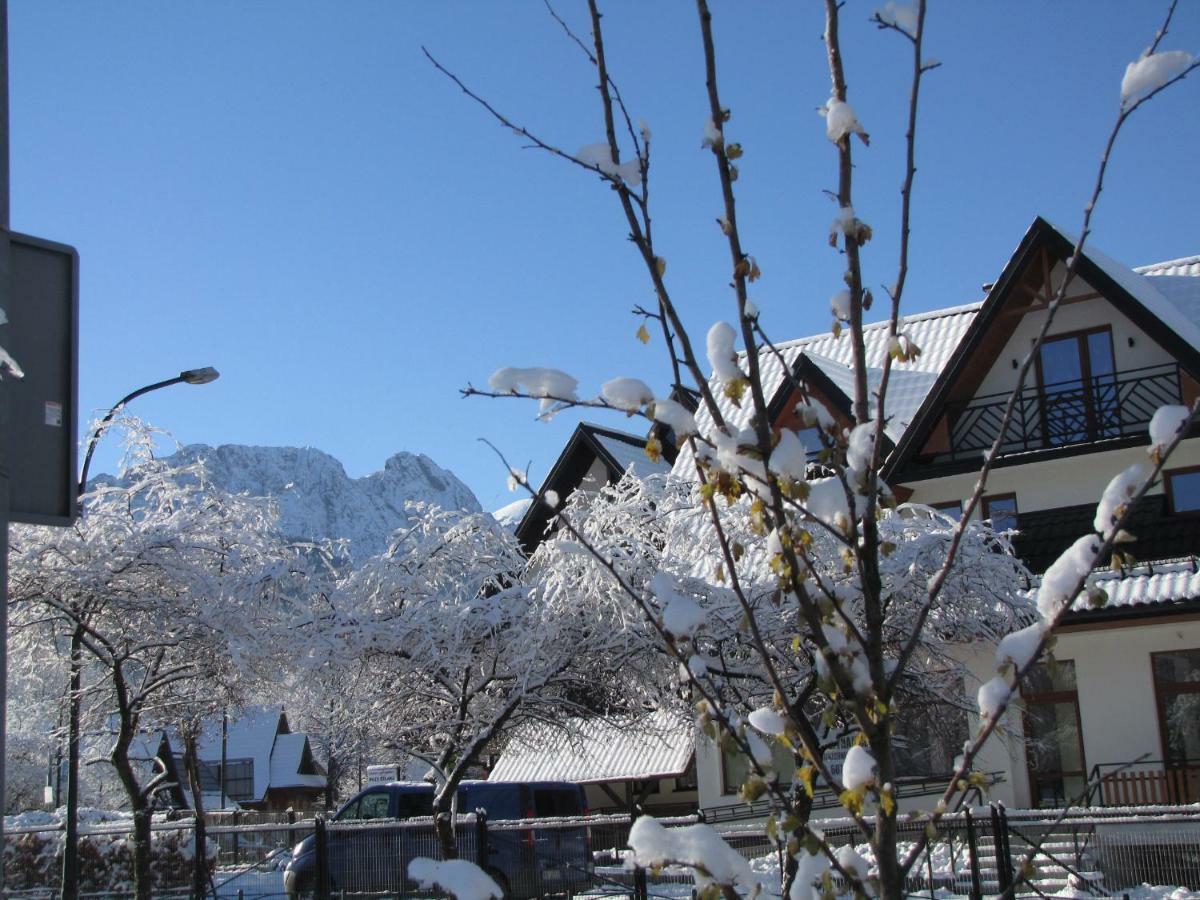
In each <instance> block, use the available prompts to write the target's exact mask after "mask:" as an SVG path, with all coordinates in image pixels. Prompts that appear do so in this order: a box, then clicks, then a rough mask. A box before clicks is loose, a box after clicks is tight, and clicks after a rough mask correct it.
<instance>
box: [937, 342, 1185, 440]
mask: <svg viewBox="0 0 1200 900" xmlns="http://www.w3.org/2000/svg"><path fill="white" fill-rule="evenodd" d="M1181 397H1182V391H1181V387H1180V369H1179V365H1178V363H1167V364H1165V365H1158V366H1147V367H1145V368H1142V369H1129V370H1127V371H1124V372H1115V373H1112V374H1107V375H1100V376H1097V377H1094V378H1089V379H1084V380H1081V379H1075V380H1072V381H1061V382H1057V383H1054V384H1047V385H1041V386H1038V387H1033V388H1026V389H1025V390H1023V391H1021V393H1020V394H1019V395H1018V397H1017V403H1016V406H1015V407H1014V408H1013V417H1012V421H1011V422H1009V425H1008V430H1007V432H1006V433H1005V437H1004V443H1003V444H1002V445H1001V447H1000V454H1001V455H1008V454H1013V453H1029V452H1032V451H1038V450H1049V449H1055V448H1059V447H1069V446H1074V445H1079V444H1090V443H1094V442H1096V441H1107V440H1115V439H1119V438H1131V437H1141V436H1143V435H1144V434H1145V432H1146V426H1147V425H1149V424H1150V418H1151V416H1153V415H1154V412H1155V410H1157V409H1158V408H1159V407H1160V406H1164V405H1166V404H1171V403H1179V402H1180V398H1181ZM1008 398H1009V394H1007V393H1001V394H989V395H987V396H984V397H976V398H975V399H974V400H972V401H971V402H970V403H969V404H967V406H966V407H965V408H964V409H962V411H961V412H959V413H958V414H957V415H955V414H953V413H952V414H951V416H950V421H951V423H952V424H951V428H950V452H949V453H946V454H942V455H940V456H939V457H938V460H939V461H943V462H949V461H956V460H963V459H967V458H969V457H977V456H979V455H980V454H982V453H983V452H984V451H985V450H988V449H990V448H991V446H992V444H993V443H994V442H995V440H996V435H997V434H999V432H1000V423H1001V421H1002V419H1003V418H1004V409H1005V406H1006V405H1007V404H1008Z"/></svg>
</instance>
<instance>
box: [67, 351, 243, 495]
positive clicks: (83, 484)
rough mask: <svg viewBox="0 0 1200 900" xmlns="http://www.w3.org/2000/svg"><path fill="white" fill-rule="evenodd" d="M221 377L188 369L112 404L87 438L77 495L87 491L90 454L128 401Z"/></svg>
mask: <svg viewBox="0 0 1200 900" xmlns="http://www.w3.org/2000/svg"><path fill="white" fill-rule="evenodd" d="M220 377H221V373H220V372H218V371H217V370H216V369H214V368H213V367H212V366H205V367H204V368H202V369H188V370H186V371H184V372H180V373H179V374H178V375H176V376H175V377H174V378H168V379H167V380H166V381H156V382H155V383H154V384H148V385H146V386H145V387H140V388H138V389H137V390H136V391H132V392H131V393H128V394H126V395H125V396H124V397H122V398H121V399H120V400H118V401H117V402H116V403H114V404H113V407H112V409H110V410H109V411H108V414H107V415H105V417H104V418H103V419H101V420H100V424H99V425H97V426H96V427H95V428H94V429H93V430H92V434H91V437H89V438H88V445H87V452H86V453H85V454H84V456H83V469H82V470H81V471H80V473H79V493H80V494H82V493H83V492H84V491H85V490H87V474H88V468H89V467H90V466H91V464H92V454H93V453H95V452H96V443H97V442H98V441H99V440H100V436H101V435H103V434H104V432H105V431H107V430H108V426H109V424H110V423H111V422H112V420H113V416H115V415H116V414H117V410H119V409H120V408H121V407H123V406H125V405H126V404H127V403H129V401H130V400H136V399H137V398H138V397H140V396H142V394H148V393H150V392H151V391H157V390H158V389H159V388H165V387H170V386H171V385H173V384H184V383H186V384H208V383H209V382H211V381H216V380H217V379H218V378H220Z"/></svg>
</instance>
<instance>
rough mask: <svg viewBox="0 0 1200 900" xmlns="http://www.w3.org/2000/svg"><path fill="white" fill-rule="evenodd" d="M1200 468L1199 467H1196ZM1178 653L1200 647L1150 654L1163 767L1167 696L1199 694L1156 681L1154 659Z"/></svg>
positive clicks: (1184, 685)
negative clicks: (1168, 687)
mask: <svg viewBox="0 0 1200 900" xmlns="http://www.w3.org/2000/svg"><path fill="white" fill-rule="evenodd" d="M1198 468H1200V467H1198ZM1179 653H1200V647H1179V648H1176V649H1172V650H1153V651H1151V653H1150V680H1151V681H1152V682H1153V683H1154V706H1155V708H1156V711H1157V712H1158V741H1159V748H1160V750H1161V751H1162V760H1163V766H1164V767H1166V766H1168V765H1170V764H1171V762H1172V760H1171V754H1170V753H1169V752H1168V750H1169V747H1170V744H1169V743H1168V741H1167V706H1166V700H1167V696H1168V695H1171V694H1200V681H1180V682H1171V687H1170V689H1169V690H1168V689H1166V686H1165V685H1164V684H1163V682H1161V681H1159V679H1158V667H1157V666H1155V664H1154V663H1155V657H1158V656H1173V655H1175V654H1179ZM1178 764H1180V765H1183V766H1187V765H1188V764H1189V760H1187V759H1184V760H1180V761H1179V763H1178Z"/></svg>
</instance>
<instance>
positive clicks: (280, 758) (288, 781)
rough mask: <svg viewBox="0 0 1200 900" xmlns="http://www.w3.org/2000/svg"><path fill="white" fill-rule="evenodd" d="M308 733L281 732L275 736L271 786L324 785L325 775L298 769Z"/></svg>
mask: <svg viewBox="0 0 1200 900" xmlns="http://www.w3.org/2000/svg"><path fill="white" fill-rule="evenodd" d="M307 744H308V735H305V734H281V735H277V736H276V738H275V749H274V751H273V752H272V753H271V787H273V788H287V787H312V788H323V787H325V777H324V776H323V775H317V774H315V773H309V774H305V773H302V772H301V771H300V765H301V763H302V762H303V761H304V748H305V746H306V745H307Z"/></svg>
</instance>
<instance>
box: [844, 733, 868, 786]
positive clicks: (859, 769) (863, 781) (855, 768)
mask: <svg viewBox="0 0 1200 900" xmlns="http://www.w3.org/2000/svg"><path fill="white" fill-rule="evenodd" d="M841 777H842V784H844V785H845V786H846V790H848V791H856V790H858V789H859V788H865V787H867V786H869V785H872V784H874V783H875V757H873V756H872V755H871V751H870V750H868V749H867V748H866V747H863V746H861V745H860V744H855V745H854V746H853V747H851V748H850V749H849V750H848V751H847V752H846V758H845V760H843V762H842V776H841Z"/></svg>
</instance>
